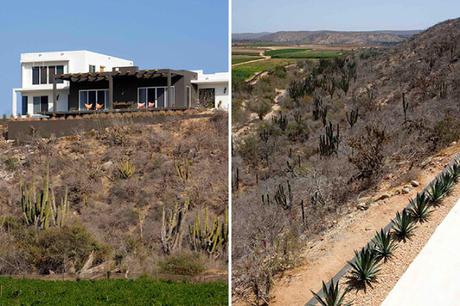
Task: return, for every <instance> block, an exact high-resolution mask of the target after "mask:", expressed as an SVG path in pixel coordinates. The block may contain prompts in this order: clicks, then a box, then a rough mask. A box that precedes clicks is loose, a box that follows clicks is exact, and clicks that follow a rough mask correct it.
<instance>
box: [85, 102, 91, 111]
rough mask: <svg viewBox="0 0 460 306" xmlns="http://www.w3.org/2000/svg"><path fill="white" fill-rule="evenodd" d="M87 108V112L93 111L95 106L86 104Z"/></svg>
mask: <svg viewBox="0 0 460 306" xmlns="http://www.w3.org/2000/svg"><path fill="white" fill-rule="evenodd" d="M85 108H86V110H91V109H93V104H86V103H85Z"/></svg>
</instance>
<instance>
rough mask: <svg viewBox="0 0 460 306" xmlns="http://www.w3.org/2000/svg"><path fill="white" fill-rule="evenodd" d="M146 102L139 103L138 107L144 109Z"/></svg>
mask: <svg viewBox="0 0 460 306" xmlns="http://www.w3.org/2000/svg"><path fill="white" fill-rule="evenodd" d="M144 108H145V104H144V103H137V109H144Z"/></svg>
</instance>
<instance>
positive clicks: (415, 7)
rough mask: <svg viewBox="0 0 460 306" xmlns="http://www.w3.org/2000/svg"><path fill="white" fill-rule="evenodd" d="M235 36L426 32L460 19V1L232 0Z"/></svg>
mask: <svg viewBox="0 0 460 306" xmlns="http://www.w3.org/2000/svg"><path fill="white" fill-rule="evenodd" d="M232 16H233V17H232V33H252V32H276V31H295V30H305V31H308V30H311V31H313V30H341V31H366V30H423V29H426V28H428V27H430V26H432V25H434V24H436V23H438V22H441V21H444V20H446V19H449V18H457V17H460V1H459V0H442V1H434V0H383V1H382V0H381V1H377V0H347V1H346V0H233V1H232Z"/></svg>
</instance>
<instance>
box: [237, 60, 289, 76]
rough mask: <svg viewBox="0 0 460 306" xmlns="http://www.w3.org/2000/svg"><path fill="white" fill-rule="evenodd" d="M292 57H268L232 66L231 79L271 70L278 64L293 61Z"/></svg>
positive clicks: (287, 63) (281, 64)
mask: <svg viewBox="0 0 460 306" xmlns="http://www.w3.org/2000/svg"><path fill="white" fill-rule="evenodd" d="M295 62H296V60H293V59H269V60H265V61H259V62H255V63H249V64H246V65H239V66H236V67H233V68H232V79H233V80H234V81H244V80H247V79H249V78H250V77H252V76H253V75H255V74H256V73H259V72H262V71H271V70H273V69H275V68H276V67H278V66H287V65H289V64H292V63H295Z"/></svg>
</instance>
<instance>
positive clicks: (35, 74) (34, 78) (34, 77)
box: [32, 67, 40, 85]
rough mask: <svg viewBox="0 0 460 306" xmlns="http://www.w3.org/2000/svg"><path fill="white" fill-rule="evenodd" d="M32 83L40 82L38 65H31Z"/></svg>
mask: <svg viewBox="0 0 460 306" xmlns="http://www.w3.org/2000/svg"><path fill="white" fill-rule="evenodd" d="M32 84H33V85H37V84H40V67H32Z"/></svg>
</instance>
